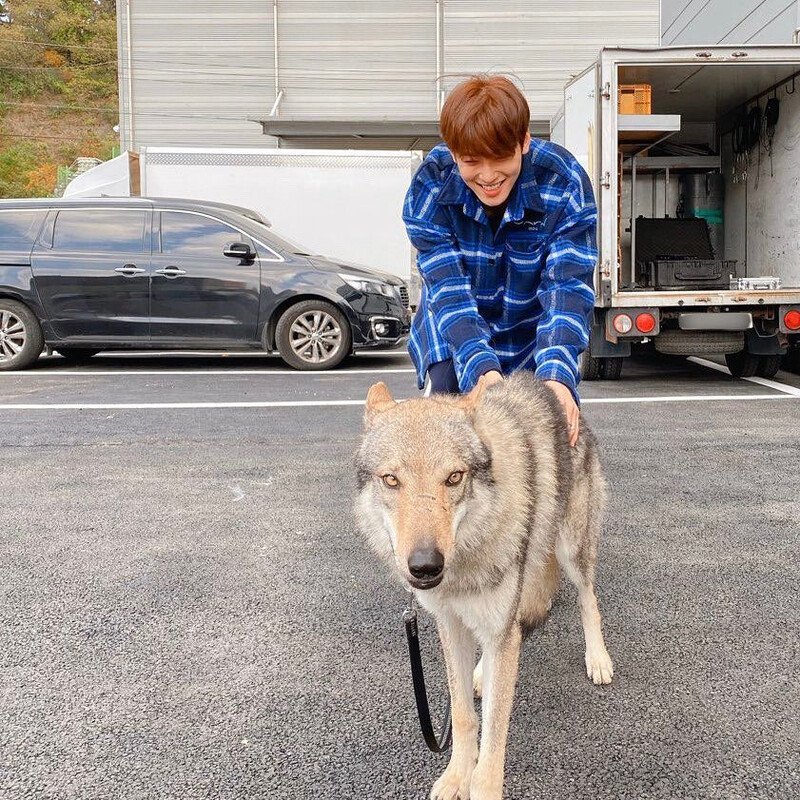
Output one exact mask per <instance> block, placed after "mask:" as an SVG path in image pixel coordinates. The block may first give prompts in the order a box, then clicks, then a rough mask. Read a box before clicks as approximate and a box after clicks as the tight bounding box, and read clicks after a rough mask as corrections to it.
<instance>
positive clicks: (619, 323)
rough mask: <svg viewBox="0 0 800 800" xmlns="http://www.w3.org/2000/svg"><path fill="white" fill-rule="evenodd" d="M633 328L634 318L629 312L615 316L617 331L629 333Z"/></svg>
mask: <svg viewBox="0 0 800 800" xmlns="http://www.w3.org/2000/svg"><path fill="white" fill-rule="evenodd" d="M631 328H633V320H632V319H631V318H630V317H629V316H628V315H627V314H617V316H616V317H614V330H615V331H616V332H617V333H628V332H629V331H630V330H631Z"/></svg>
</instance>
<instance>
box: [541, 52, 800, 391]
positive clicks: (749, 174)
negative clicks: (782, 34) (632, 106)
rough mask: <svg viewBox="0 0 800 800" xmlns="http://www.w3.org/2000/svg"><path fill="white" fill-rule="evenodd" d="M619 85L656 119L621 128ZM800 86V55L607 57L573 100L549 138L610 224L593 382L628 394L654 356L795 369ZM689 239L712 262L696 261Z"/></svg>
mask: <svg viewBox="0 0 800 800" xmlns="http://www.w3.org/2000/svg"><path fill="white" fill-rule="evenodd" d="M622 85H648V86H649V87H650V88H651V108H650V109H649V110H650V113H639V114H631V115H627V114H620V113H619V110H618V93H619V87H620V86H622ZM798 85H800V47H797V46H783V45H776V46H763V45H762V46H754V47H749V46H742V47H730V46H726V47H721V46H713V47H691V48H688V47H680V48H653V49H619V48H610V49H604V50H603V51H601V53H600V57H599V59H598V60H597V62H596V63H594V64H593V65H592V66H591V67H589V68H588V69H587V70H586V71H585V72H583V73H582V74H580V75H578V76H577V77H576V78H574V79H573V80H572V81H571V82H570V83H569V84H568V85H567V87H566V89H565V93H564V106H563V109H562V111H561V112H560V113H559V114H558V115H557V116H556V117H555V118H554V119H553V122H552V125H551V138H552V139H553V140H554V141H557V142H558V143H560V144H562V145H564V146H565V147H567V149H569V150H570V151H571V152H572V153H574V155H575V156H576V158H578V160H579V161H580V162H581V164H582V165H583V167H584V168H585V169H586V171H587V172H588V174H589V176H590V178H591V180H592V184H593V186H594V190H595V194H596V197H597V201H598V205H599V210H600V224H599V248H600V257H599V260H598V265H597V270H596V274H595V288H596V291H597V301H596V307H595V320H594V325H593V330H592V338H591V342H590V348H589V350H588V351H587V352H586V353H585V354H584V358H583V364H582V368H583V372H584V378H585V379H593V378H602V377H605V378H618V377H619V375H620V370H621V367H622V363H623V360H624V358H625V356H628V355H630V353H631V345H632V344H637V343H646V342H652V344H653V345H654V346H655V348H656V349H657V350H659V351H661V352H665V353H675V354H685V355H691V354H694V355H703V354H724V355H725V358H726V361H727V363H728V366H729V368H730V369H731V372H732V373H733V374H734V375H737V376H748V375H754V374H759V375H761V376H764V377H767V376H770V375H773V374H774V373H775V372H776V371H777V370H778V368H779V366H780V364H781V358H782V357H784V355H785V358H786V360H785V361H784V363H786V362H788V363H789V365H790V366H791V367H792V368H796V367H797V366H798V364H799V363H800V192H798V191H797V187H798V186H800V92H797V93H796V89H797V88H798ZM755 109H758V110H755ZM700 195H701V196H700ZM701 220H703V221H705V225H703V222H701ZM698 225H699V226H700V228H698V227H697V226H698ZM687 226H688V227H687ZM670 230H671V231H672V237H673V238H672V240H671V241H670V240H669V237H667V238H666V239H664V238H663V237H662V238H661V239H659V236H662V234H663V233H664V232H665V231H670ZM690 230H691V231H695V232H696V231H698V230H701V231H702V232H703V235H704V236H705V235H706V232H707V233H708V244H709V245H710V247H711V250H709V252H708V253H706V254H705V256H703V257H699V256H695V259H694V260H693V259H692V258H691V257H689V256H687V252H689V250H690V247H689V244H688V242H687V238H688V237H687V236H686V235H685V234H686V232H687V231H690ZM681 231H682V232H683V233H684V236H683V240H682V241H678V242H677V243H676V240H675V234H676V232H677V233H680V232H681ZM637 247H638V248H639V251H638V252H637ZM712 251H713V252H712Z"/></svg>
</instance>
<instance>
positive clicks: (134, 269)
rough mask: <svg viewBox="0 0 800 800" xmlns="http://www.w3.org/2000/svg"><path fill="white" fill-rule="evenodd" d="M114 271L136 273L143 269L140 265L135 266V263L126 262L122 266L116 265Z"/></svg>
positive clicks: (125, 273)
mask: <svg viewBox="0 0 800 800" xmlns="http://www.w3.org/2000/svg"><path fill="white" fill-rule="evenodd" d="M114 272H119V273H120V274H122V275H138V274H139V273H140V272H144V270H143V269H142V268H141V267H137V266H136V264H126V265H125V266H124V267H117V268H116V269H115V270H114Z"/></svg>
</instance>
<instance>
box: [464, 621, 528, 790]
mask: <svg viewBox="0 0 800 800" xmlns="http://www.w3.org/2000/svg"><path fill="white" fill-rule="evenodd" d="M521 641H522V631H521V630H520V626H519V624H518V623H517V622H516V621H514V622H512V623H511V625H510V626H509V628H508V629H507V630H506V631H505V632H504V633H503V634H502V635H500V636H498V637H497V638H496V639H493V640H491V641H488V642H486V643H485V644H486V647H485V649H484V652H483V722H482V725H481V750H480V756H479V757H478V764H477V766H476V767H475V772H474V773H473V774H472V783H471V784H470V794H469V797H470V800H501V798H502V795H503V774H504V772H505V759H506V740H507V738H508V724H509V721H510V720H511V706H512V704H513V702H514V692H515V689H516V685H517V672H518V670H519V650H520V643H521Z"/></svg>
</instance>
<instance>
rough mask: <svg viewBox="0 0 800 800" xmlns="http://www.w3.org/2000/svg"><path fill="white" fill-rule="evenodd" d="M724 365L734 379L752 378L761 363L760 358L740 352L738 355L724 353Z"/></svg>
mask: <svg viewBox="0 0 800 800" xmlns="http://www.w3.org/2000/svg"><path fill="white" fill-rule="evenodd" d="M725 363H726V364H727V365H728V369H729V370H730V371H731V375H733V377H734V378H752V377H753V375H755V374H756V370H757V369H758V367H759V364H760V363H761V356H756V355H753V353H751V352H749V351H748V350H740V351H739V352H738V353H726V355H725Z"/></svg>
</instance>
